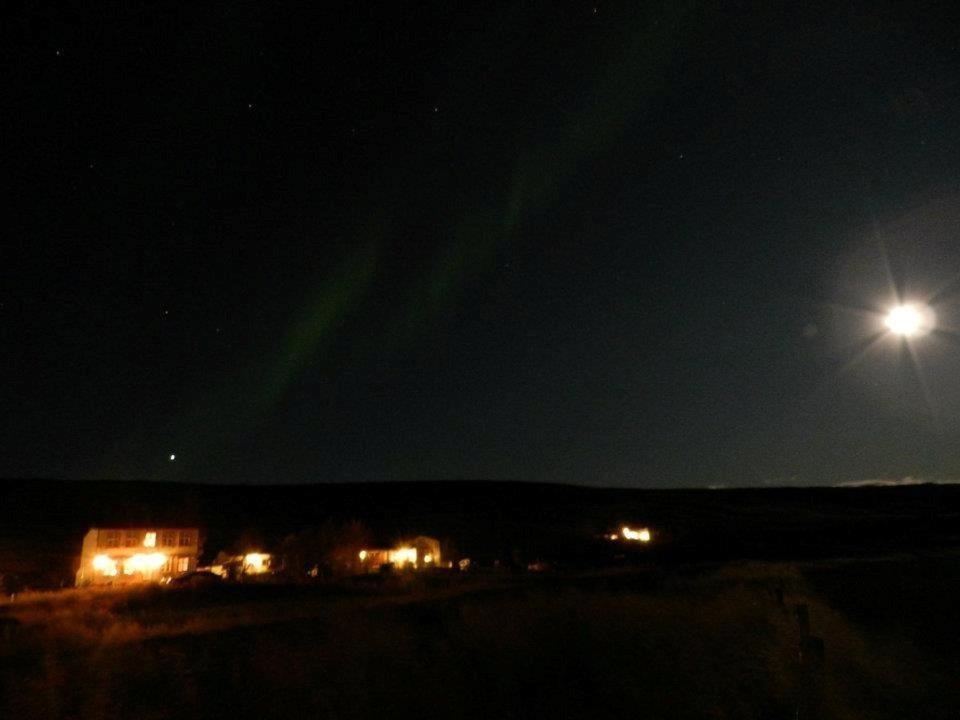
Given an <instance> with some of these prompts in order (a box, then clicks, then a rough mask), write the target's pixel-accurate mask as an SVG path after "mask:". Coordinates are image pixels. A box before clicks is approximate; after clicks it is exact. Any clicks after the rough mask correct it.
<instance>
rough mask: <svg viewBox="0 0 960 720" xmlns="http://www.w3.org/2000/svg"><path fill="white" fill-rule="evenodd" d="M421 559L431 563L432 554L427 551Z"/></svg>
mask: <svg viewBox="0 0 960 720" xmlns="http://www.w3.org/2000/svg"><path fill="white" fill-rule="evenodd" d="M423 561H424V562H425V563H432V562H433V555H431V554H430V553H427V554H426V555H424V556H423Z"/></svg>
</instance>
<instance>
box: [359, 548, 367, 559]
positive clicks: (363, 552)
mask: <svg viewBox="0 0 960 720" xmlns="http://www.w3.org/2000/svg"><path fill="white" fill-rule="evenodd" d="M360 559H361V560H366V559H367V551H366V550H361V551H360Z"/></svg>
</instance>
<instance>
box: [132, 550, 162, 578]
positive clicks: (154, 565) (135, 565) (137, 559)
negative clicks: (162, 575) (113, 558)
mask: <svg viewBox="0 0 960 720" xmlns="http://www.w3.org/2000/svg"><path fill="white" fill-rule="evenodd" d="M166 564H167V556H166V555H164V554H163V553H150V554H143V553H137V554H136V555H131V556H130V557H128V558H126V559H125V560H124V561H123V574H124V575H133V574H134V573H143V574H144V575H146V574H149V573H153V572H156V571H157V570H159V569H160V568H162V567H163V566H164V565H166Z"/></svg>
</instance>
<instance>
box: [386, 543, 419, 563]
mask: <svg viewBox="0 0 960 720" xmlns="http://www.w3.org/2000/svg"><path fill="white" fill-rule="evenodd" d="M389 560H390V562H392V563H393V564H394V565H405V564H406V563H411V564H413V565H416V564H417V549H416V548H412V547H400V548H397V549H396V550H391V551H390V553H389Z"/></svg>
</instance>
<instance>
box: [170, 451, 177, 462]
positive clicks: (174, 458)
mask: <svg viewBox="0 0 960 720" xmlns="http://www.w3.org/2000/svg"><path fill="white" fill-rule="evenodd" d="M176 459H177V456H176V455H173V454H172V453H171V455H170V462H173V461H174V460H176Z"/></svg>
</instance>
